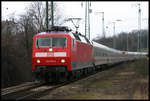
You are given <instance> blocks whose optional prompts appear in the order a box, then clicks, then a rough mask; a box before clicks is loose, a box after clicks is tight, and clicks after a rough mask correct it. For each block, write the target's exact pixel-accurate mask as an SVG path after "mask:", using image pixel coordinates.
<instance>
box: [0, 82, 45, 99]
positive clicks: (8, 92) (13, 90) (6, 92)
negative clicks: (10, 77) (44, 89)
mask: <svg viewBox="0 0 150 101" xmlns="http://www.w3.org/2000/svg"><path fill="white" fill-rule="evenodd" d="M41 85H43V83H41V82H27V83H24V84H21V85H18V86H13V87H9V88H5V89H2V93H1V97H2V99H14V97H15V95H18V94H20V93H21V92H24V91H28V90H30V89H33V88H36V87H39V86H41Z"/></svg>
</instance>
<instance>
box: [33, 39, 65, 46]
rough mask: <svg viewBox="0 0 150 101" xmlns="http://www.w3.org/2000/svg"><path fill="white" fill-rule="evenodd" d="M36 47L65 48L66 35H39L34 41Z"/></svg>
mask: <svg viewBox="0 0 150 101" xmlns="http://www.w3.org/2000/svg"><path fill="white" fill-rule="evenodd" d="M36 47H37V48H49V47H54V48H65V47H66V37H39V38H37V41H36Z"/></svg>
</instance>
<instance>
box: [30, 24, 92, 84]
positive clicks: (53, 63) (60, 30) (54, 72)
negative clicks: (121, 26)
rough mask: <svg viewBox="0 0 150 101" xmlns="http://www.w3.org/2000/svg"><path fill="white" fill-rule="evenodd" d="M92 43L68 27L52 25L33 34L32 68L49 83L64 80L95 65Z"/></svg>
mask: <svg viewBox="0 0 150 101" xmlns="http://www.w3.org/2000/svg"><path fill="white" fill-rule="evenodd" d="M92 57H93V54H92V45H91V43H90V41H89V40H88V39H87V38H86V37H84V36H83V35H81V34H80V33H78V32H73V31H71V30H69V29H68V28H67V27H58V26H55V27H52V28H51V31H49V32H42V33H39V34H37V35H35V36H34V37H33V53H32V71H33V73H34V75H35V76H36V78H38V79H41V80H46V81H48V82H51V81H52V82H54V81H56V80H58V81H64V80H66V79H67V78H71V77H73V76H74V75H75V74H76V73H80V72H81V70H83V69H84V68H87V67H92V66H93V58H92Z"/></svg>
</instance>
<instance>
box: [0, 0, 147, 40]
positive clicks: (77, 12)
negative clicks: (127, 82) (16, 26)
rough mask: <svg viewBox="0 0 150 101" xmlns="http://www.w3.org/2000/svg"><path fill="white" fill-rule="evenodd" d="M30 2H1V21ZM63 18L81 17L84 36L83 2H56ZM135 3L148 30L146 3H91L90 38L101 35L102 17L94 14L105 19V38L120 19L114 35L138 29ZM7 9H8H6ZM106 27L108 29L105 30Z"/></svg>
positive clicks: (17, 12)
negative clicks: (139, 5)
mask: <svg viewBox="0 0 150 101" xmlns="http://www.w3.org/2000/svg"><path fill="white" fill-rule="evenodd" d="M30 3H31V2H24V1H22V2H21V1H20V2H18V1H15V2H4V1H3V2H2V6H1V8H2V9H1V10H2V20H6V19H8V18H9V17H10V15H14V17H15V18H17V16H19V15H20V14H23V13H24V12H25V7H27V6H29V4H30ZM56 3H57V4H58V6H59V7H60V9H61V10H62V12H63V13H64V15H65V17H68V18H70V17H77V18H79V17H81V18H83V21H81V22H80V28H79V31H80V32H81V33H83V34H84V17H85V15H84V14H85V13H84V11H85V8H84V5H85V3H84V2H83V7H81V2H75V1H74V2H68V1H64V2H58V1H57V2H56ZM137 3H140V4H141V19H142V23H141V28H142V29H148V20H149V14H148V12H149V9H148V8H149V5H148V1H147V2H146V1H144V2H130V1H126V2H121V1H120V2H118V1H116V2H115V1H113V2H108V1H107V2H104V1H103V2H100V1H97V2H91V9H92V13H91V14H90V21H91V24H90V25H91V38H92V39H93V38H94V37H96V36H101V35H102V15H101V14H96V13H95V12H104V19H105V21H104V22H105V32H106V36H112V35H113V25H112V22H113V21H115V20H117V19H121V20H122V21H120V22H116V24H115V27H116V30H115V32H116V34H117V33H120V32H123V31H124V32H130V31H132V30H135V29H138V6H136V4H137ZM7 8H8V9H7ZM65 25H68V26H71V27H72V28H74V27H73V24H72V23H66V24H65ZM106 26H108V28H106Z"/></svg>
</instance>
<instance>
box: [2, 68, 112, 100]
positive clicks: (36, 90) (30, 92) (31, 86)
mask: <svg viewBox="0 0 150 101" xmlns="http://www.w3.org/2000/svg"><path fill="white" fill-rule="evenodd" d="M108 67H111V68H112V67H114V66H107V69H109V68H108ZM104 70H106V68H104V69H101V70H98V71H96V72H94V73H90V74H88V75H85V76H83V77H80V78H77V79H73V80H70V81H68V82H65V83H61V84H57V85H50V84H49V85H48V84H45V83H39V82H36V83H25V84H22V85H20V86H16V87H10V88H6V89H2V94H1V97H2V99H15V100H22V99H34V98H38V97H41V96H44V95H46V94H47V93H48V92H50V91H53V90H55V89H57V88H59V87H62V86H64V85H67V84H71V83H73V82H75V81H78V80H82V79H84V78H86V77H88V76H89V75H93V74H95V73H97V72H100V71H104Z"/></svg>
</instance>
